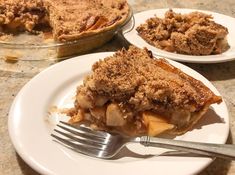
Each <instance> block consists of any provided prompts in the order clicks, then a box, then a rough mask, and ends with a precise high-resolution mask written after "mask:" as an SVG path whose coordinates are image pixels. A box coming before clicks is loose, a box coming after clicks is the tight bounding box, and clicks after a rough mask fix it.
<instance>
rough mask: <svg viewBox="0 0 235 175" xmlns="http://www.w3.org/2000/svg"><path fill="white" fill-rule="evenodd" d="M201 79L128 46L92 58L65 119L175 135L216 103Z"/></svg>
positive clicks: (119, 129)
mask: <svg viewBox="0 0 235 175" xmlns="http://www.w3.org/2000/svg"><path fill="white" fill-rule="evenodd" d="M221 101H222V98H221V97H220V96H216V95H215V94H214V93H213V92H212V91H211V90H210V89H209V88H207V87H206V86H205V85H204V84H203V83H202V82H200V81H198V80H196V79H194V78H193V77H190V76H189V75H187V74H185V73H184V72H182V71H181V70H179V69H177V68H176V67H174V66H172V65H171V64H169V63H168V62H167V61H166V60H164V59H155V58H153V56H152V53H151V51H149V50H147V49H139V48H137V47H134V46H130V48H129V49H128V50H125V49H122V50H120V51H118V52H116V53H115V54H114V55H113V56H110V57H107V58H105V59H104V60H100V61H98V62H96V63H95V64H94V65H93V66H92V73H91V74H89V75H88V76H87V77H86V78H85V79H84V82H83V84H82V85H80V86H78V88H77V93H76V100H75V103H74V107H73V108H72V109H70V110H69V111H68V112H67V115H68V116H70V117H71V118H70V120H69V122H70V123H74V124H75V123H78V124H86V125H88V126H90V127H91V128H93V129H95V130H105V131H117V132H120V133H122V134H127V135H150V136H156V135H159V134H162V133H167V134H173V135H180V134H183V133H185V132H187V131H188V130H190V129H192V127H193V126H194V125H195V124H196V123H197V122H198V120H199V119H200V118H201V117H202V116H203V115H204V114H205V113H206V112H207V110H208V108H209V106H210V105H211V104H213V103H220V102H221Z"/></svg>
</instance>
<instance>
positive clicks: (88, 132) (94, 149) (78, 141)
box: [51, 121, 109, 157]
mask: <svg viewBox="0 0 235 175" xmlns="http://www.w3.org/2000/svg"><path fill="white" fill-rule="evenodd" d="M54 132H55V134H51V136H52V137H53V138H55V139H56V140H55V141H57V142H59V143H62V144H63V145H65V146H66V147H68V148H70V149H72V150H74V151H76V152H79V153H83V154H86V155H90V156H95V157H99V154H103V153H102V151H104V149H105V146H106V142H107V140H108V137H109V134H108V133H105V132H102V131H93V130H92V129H90V128H87V127H85V126H83V125H80V126H78V127H77V126H74V125H71V124H68V123H66V122H63V121H60V123H59V124H57V128H56V129H54Z"/></svg>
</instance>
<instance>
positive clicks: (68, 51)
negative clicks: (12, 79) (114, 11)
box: [0, 8, 133, 62]
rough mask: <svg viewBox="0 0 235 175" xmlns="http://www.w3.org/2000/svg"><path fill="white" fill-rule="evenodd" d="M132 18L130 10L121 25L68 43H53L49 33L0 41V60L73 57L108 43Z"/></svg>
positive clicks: (19, 35) (24, 34)
mask: <svg viewBox="0 0 235 175" xmlns="http://www.w3.org/2000/svg"><path fill="white" fill-rule="evenodd" d="M132 16H133V12H132V9H131V8H130V10H129V13H128V17H127V18H126V19H125V21H123V23H122V24H120V25H117V26H116V27H114V28H110V29H107V30H105V31H102V32H99V33H97V34H94V35H91V36H87V37H83V38H80V39H78V40H74V41H68V42H57V41H54V40H53V38H52V34H51V33H44V34H39V35H32V34H27V33H21V34H18V35H16V36H14V37H13V38H12V39H10V40H9V41H0V58H2V59H3V60H5V61H6V62H17V61H19V60H23V61H35V60H62V59H66V58H69V57H71V56H73V55H79V54H83V53H86V52H88V51H90V50H92V49H95V48H98V47H100V46H102V45H103V44H105V43H106V42H108V41H109V40H110V39H111V38H112V37H113V36H114V35H115V34H116V33H117V32H118V31H120V30H121V29H122V27H123V26H125V25H126V24H127V23H128V22H129V21H130V19H131V18H132Z"/></svg>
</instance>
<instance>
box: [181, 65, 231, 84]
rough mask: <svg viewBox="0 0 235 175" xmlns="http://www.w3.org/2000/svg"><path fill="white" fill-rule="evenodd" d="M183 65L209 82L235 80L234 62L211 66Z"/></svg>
mask: <svg viewBox="0 0 235 175" xmlns="http://www.w3.org/2000/svg"><path fill="white" fill-rule="evenodd" d="M184 64H185V65H187V66H189V67H190V68H192V69H194V70H196V71H197V72H199V73H200V74H202V75H203V76H205V77H206V78H207V79H208V80H210V81H220V80H229V79H234V78H235V61H229V62H224V63H213V64H193V63H184Z"/></svg>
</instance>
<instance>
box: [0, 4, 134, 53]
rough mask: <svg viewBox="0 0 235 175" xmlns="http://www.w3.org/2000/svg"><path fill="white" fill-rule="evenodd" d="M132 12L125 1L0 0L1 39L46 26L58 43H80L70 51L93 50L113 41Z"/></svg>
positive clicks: (36, 31)
mask: <svg viewBox="0 0 235 175" xmlns="http://www.w3.org/2000/svg"><path fill="white" fill-rule="evenodd" d="M129 11H130V9H129V5H128V4H127V2H126V0H82V1H79V0H0V39H2V40H3V39H4V38H6V36H9V34H16V33H19V32H22V31H27V32H28V33H30V34H38V33H40V32H41V29H44V27H46V26H47V27H50V28H51V32H52V36H53V39H54V40H55V41H56V42H73V41H78V42H79V41H81V42H80V47H81V45H82V47H81V48H74V49H76V50H72V49H73V48H71V45H70V46H69V48H70V52H73V51H75V52H77V51H78V50H79V49H80V50H81V51H84V50H90V49H92V48H94V47H97V46H100V45H102V44H104V43H105V42H107V41H108V40H110V39H111V38H112V36H113V35H114V33H115V32H114V31H116V30H117V29H118V28H119V27H120V26H121V25H123V23H124V22H125V21H126V20H127V18H128V15H129ZM66 49H68V48H66ZM63 51H64V52H65V50H63Z"/></svg>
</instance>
